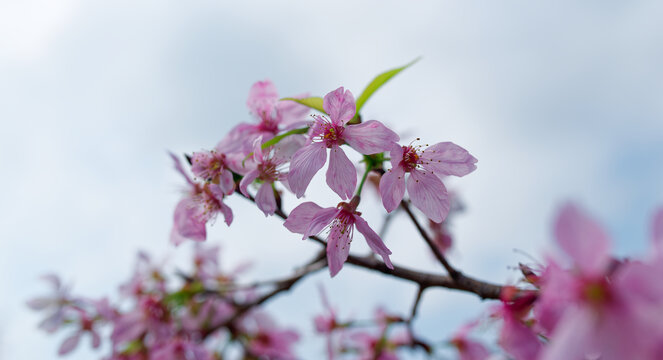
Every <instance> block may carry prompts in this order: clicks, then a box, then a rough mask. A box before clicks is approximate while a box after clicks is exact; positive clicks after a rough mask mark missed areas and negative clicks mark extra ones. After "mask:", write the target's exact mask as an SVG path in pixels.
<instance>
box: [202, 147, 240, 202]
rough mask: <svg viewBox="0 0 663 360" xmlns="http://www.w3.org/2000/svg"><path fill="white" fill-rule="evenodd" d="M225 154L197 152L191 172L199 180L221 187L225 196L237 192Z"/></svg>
mask: <svg viewBox="0 0 663 360" xmlns="http://www.w3.org/2000/svg"><path fill="white" fill-rule="evenodd" d="M230 169H231V167H230V160H229V159H228V158H227V157H226V155H225V154H221V153H218V152H216V151H214V150H212V151H201V152H195V153H193V155H192V156H191V172H193V174H194V175H195V176H197V177H198V178H200V179H202V180H204V181H208V182H211V183H214V184H217V185H219V187H220V188H221V190H222V191H223V193H224V194H226V195H230V194H232V193H233V191H235V181H234V180H233V174H232V171H231V170H230Z"/></svg>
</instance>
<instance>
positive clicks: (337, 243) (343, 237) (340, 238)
mask: <svg viewBox="0 0 663 360" xmlns="http://www.w3.org/2000/svg"><path fill="white" fill-rule="evenodd" d="M351 228H352V225H349V226H348V227H347V228H343V227H342V226H332V228H331V231H330V233H329V236H328V237H327V263H328V264H329V273H330V274H331V276H332V277H334V276H335V275H336V274H338V272H339V271H341V268H342V267H343V263H345V260H347V259H348V255H349V254H350V243H351V242H352V236H351V234H352V231H351ZM343 230H345V231H343Z"/></svg>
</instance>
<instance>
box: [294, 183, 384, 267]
mask: <svg viewBox="0 0 663 360" xmlns="http://www.w3.org/2000/svg"><path fill="white" fill-rule="evenodd" d="M358 204H359V198H358V197H357V196H355V197H353V198H352V200H351V201H350V202H349V203H345V202H341V203H339V204H338V206H336V207H330V208H324V209H323V208H321V207H320V206H318V205H316V204H315V203H313V202H305V203H302V204H300V205H299V206H297V207H296V208H295V209H293V210H292V212H291V213H290V216H289V217H288V219H287V220H286V221H285V223H284V224H283V225H284V226H285V227H286V228H287V229H288V230H290V231H292V232H294V233H298V234H302V235H304V236H303V239H306V238H307V237H309V236H313V235H317V234H318V233H320V232H321V231H323V230H324V229H328V231H329V235H328V236H327V262H328V264H329V271H330V273H331V276H332V277H333V276H335V275H336V274H338V272H339V271H340V270H341V268H342V267H343V263H344V262H345V260H347V258H348V255H349V254H350V243H351V242H352V236H353V235H354V229H355V226H356V227H357V230H358V231H359V232H360V233H362V235H364V238H365V239H366V243H367V244H368V246H369V247H370V248H371V250H373V252H375V253H376V254H378V255H380V256H382V259H383V260H384V262H385V264H386V265H387V267H389V268H390V269H393V265H392V264H391V260H390V259H389V255H391V251H390V250H389V249H388V248H387V247H386V246H385V245H384V243H383V242H382V239H380V236H378V234H376V233H375V231H373V229H371V228H370V226H369V225H368V223H367V222H366V220H364V219H363V218H362V217H361V213H360V212H358V211H356V209H357V205H358Z"/></svg>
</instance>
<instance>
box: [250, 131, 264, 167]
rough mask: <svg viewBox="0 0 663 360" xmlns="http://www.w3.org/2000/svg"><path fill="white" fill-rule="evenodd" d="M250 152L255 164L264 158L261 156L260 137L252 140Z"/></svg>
mask: <svg viewBox="0 0 663 360" xmlns="http://www.w3.org/2000/svg"><path fill="white" fill-rule="evenodd" d="M252 152H253V161H255V162H256V163H261V162H262V161H263V159H264V156H263V154H262V136H260V137H258V138H257V139H255V140H253V150H252Z"/></svg>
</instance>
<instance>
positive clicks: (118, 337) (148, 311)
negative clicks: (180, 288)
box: [111, 295, 172, 345]
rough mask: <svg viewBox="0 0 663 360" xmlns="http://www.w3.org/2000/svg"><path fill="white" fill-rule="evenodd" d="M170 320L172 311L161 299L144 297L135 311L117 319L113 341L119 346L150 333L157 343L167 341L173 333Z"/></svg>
mask: <svg viewBox="0 0 663 360" xmlns="http://www.w3.org/2000/svg"><path fill="white" fill-rule="evenodd" d="M170 320H171V316H170V311H169V310H168V307H167V306H166V304H164V303H163V301H162V300H161V299H159V298H158V297H157V296H154V295H150V296H143V297H141V298H140V299H139V302H138V306H137V307H136V308H135V309H134V310H132V311H131V312H128V313H125V314H123V315H121V316H119V317H118V318H116V319H115V321H114V322H113V325H114V328H113V333H112V334H111V340H112V341H113V344H115V345H118V344H122V343H126V342H129V341H133V340H135V339H138V338H139V337H141V336H142V335H143V334H144V333H146V332H148V331H149V332H150V334H151V335H152V337H153V340H155V341H156V340H163V339H166V338H168V336H169V335H170V333H171V331H172V324H171V322H170Z"/></svg>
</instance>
